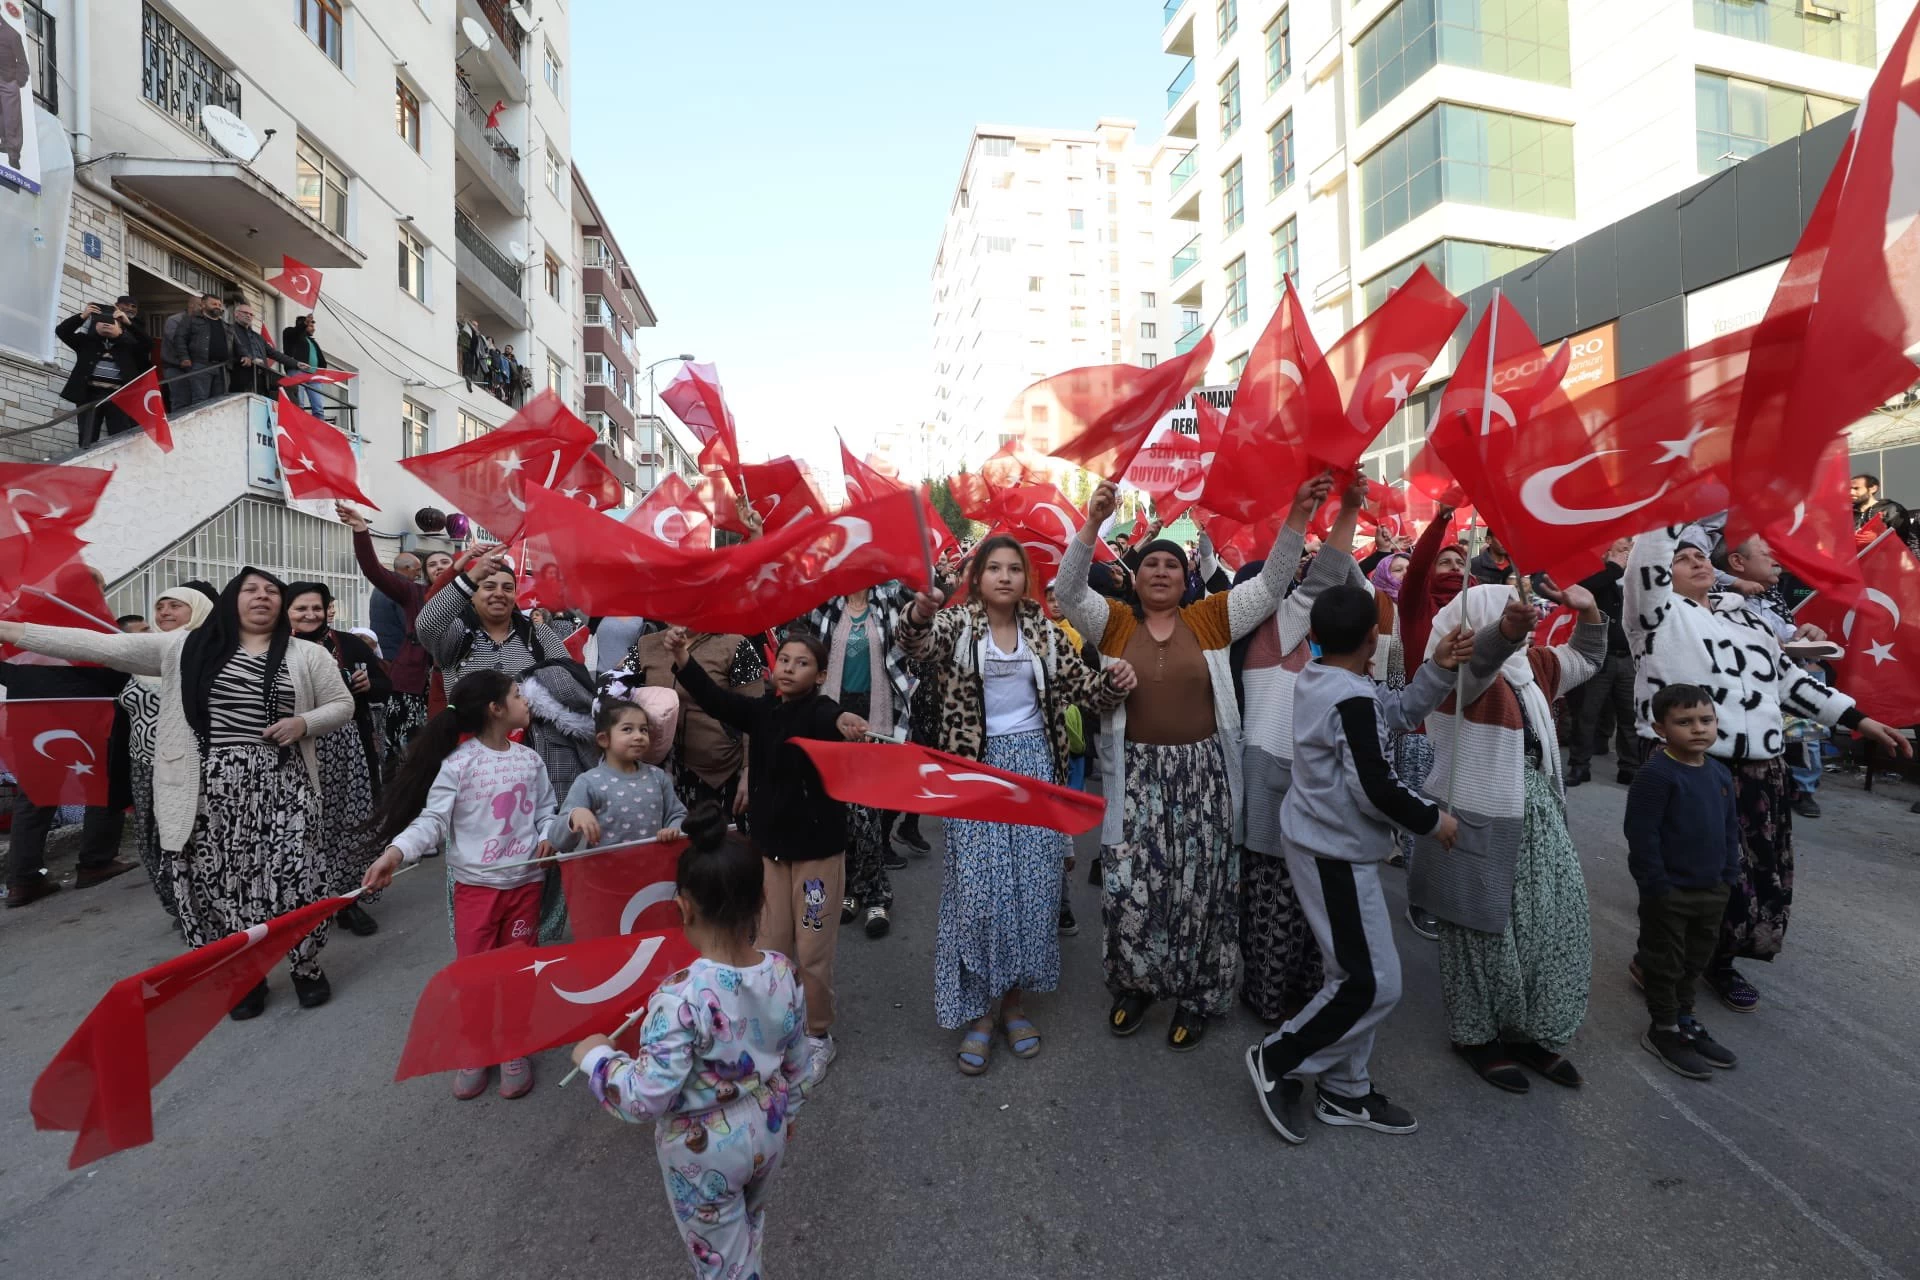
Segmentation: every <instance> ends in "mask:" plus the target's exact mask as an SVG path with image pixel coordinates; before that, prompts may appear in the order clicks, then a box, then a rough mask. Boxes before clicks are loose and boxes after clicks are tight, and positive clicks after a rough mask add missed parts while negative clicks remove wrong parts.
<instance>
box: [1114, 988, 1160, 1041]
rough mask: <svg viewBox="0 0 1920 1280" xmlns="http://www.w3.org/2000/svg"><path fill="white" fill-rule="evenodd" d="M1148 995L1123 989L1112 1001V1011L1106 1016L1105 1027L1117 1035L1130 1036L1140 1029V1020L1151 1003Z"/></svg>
mask: <svg viewBox="0 0 1920 1280" xmlns="http://www.w3.org/2000/svg"><path fill="white" fill-rule="evenodd" d="M1152 1003H1153V1000H1152V999H1151V998H1150V997H1147V996H1143V995H1141V994H1140V993H1139V992H1138V991H1123V992H1121V993H1120V995H1119V996H1118V998H1116V999H1115V1000H1114V1002H1113V1013H1112V1015H1111V1016H1110V1017H1109V1018H1108V1021H1107V1029H1108V1030H1109V1031H1111V1032H1113V1034H1115V1035H1117V1036H1130V1035H1132V1034H1133V1033H1134V1032H1136V1031H1138V1030H1139V1029H1140V1020H1141V1019H1142V1018H1143V1017H1145V1016H1146V1012H1147V1006H1148V1005H1150V1004H1152Z"/></svg>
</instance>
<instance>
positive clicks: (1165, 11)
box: [1160, 0, 1187, 27]
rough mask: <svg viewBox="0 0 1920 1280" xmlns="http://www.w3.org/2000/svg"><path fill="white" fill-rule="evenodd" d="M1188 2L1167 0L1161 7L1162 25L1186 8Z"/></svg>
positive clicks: (1185, 0) (1184, 0)
mask: <svg viewBox="0 0 1920 1280" xmlns="http://www.w3.org/2000/svg"><path fill="white" fill-rule="evenodd" d="M1186 3H1187V0H1167V3H1166V4H1165V5H1163V6H1161V9H1160V25H1161V26H1163V27H1164V26H1166V25H1167V24H1168V23H1170V22H1172V21H1173V17H1174V15H1175V14H1177V13H1179V12H1180V10H1181V9H1183V8H1185V7H1186Z"/></svg>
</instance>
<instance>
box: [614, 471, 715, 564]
mask: <svg viewBox="0 0 1920 1280" xmlns="http://www.w3.org/2000/svg"><path fill="white" fill-rule="evenodd" d="M702 483H703V484H705V483H706V482H704V481H703V482H702ZM708 487H709V488H710V487H711V486H708ZM622 523H623V524H625V525H626V526H627V527H628V528H630V529H638V530H639V531H640V532H641V533H644V534H646V535H647V536H648V537H649V538H653V539H655V540H657V541H660V542H664V543H666V544H667V545H668V546H670V547H672V548H673V549H674V550H676V551H706V550H708V549H710V548H711V547H712V546H713V514H712V512H710V511H708V510H707V506H706V504H705V503H704V502H702V501H701V500H700V495H699V493H698V492H697V491H696V490H695V489H694V487H693V486H692V485H690V484H688V483H687V482H686V481H685V480H683V479H681V477H680V475H679V473H678V472H673V471H669V472H668V473H667V475H666V478H665V479H663V480H661V481H660V483H659V484H657V485H655V486H654V487H653V492H651V493H649V494H648V495H647V496H646V497H645V498H642V499H641V500H640V503H639V505H638V506H636V507H634V509H633V510H632V511H629V512H628V513H627V518H626V519H625V520H624V521H622Z"/></svg>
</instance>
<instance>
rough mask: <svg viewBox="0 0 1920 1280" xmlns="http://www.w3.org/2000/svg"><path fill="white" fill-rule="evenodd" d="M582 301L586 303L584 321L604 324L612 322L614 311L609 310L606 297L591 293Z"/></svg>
mask: <svg viewBox="0 0 1920 1280" xmlns="http://www.w3.org/2000/svg"><path fill="white" fill-rule="evenodd" d="M581 301H582V303H583V304H584V323H586V324H598V325H604V324H609V323H611V322H612V319H613V313H612V312H610V311H608V310H607V300H606V298H604V297H603V296H601V295H600V294H597V293H589V294H587V295H585V296H584V297H583V298H582V299H581Z"/></svg>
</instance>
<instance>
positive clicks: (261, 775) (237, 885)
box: [172, 745, 330, 978]
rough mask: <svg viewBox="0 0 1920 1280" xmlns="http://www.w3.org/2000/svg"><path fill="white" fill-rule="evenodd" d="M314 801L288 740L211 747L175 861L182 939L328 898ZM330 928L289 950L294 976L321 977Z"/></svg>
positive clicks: (194, 943)
mask: <svg viewBox="0 0 1920 1280" xmlns="http://www.w3.org/2000/svg"><path fill="white" fill-rule="evenodd" d="M319 830H320V801H319V796H318V795H317V794H316V793H315V791H314V789H313V780H312V778H310V777H309V776H308V774H307V765H306V761H305V759H304V758H303V757H302V756H301V754H300V752H299V750H298V749H296V748H293V747H284V748H283V747H275V746H272V745H261V746H258V747H215V748H214V749H213V750H212V751H209V752H208V753H207V757H206V760H205V761H204V762H203V763H202V764H201V766H200V815H199V817H197V818H195V819H194V823H193V835H192V836H191V837H190V838H189V839H188V841H187V847H186V849H185V850H184V851H183V852H181V853H180V854H178V855H177V856H175V857H174V858H173V860H172V869H173V892H174V898H175V900H176V901H177V902H178V903H179V905H180V923H181V925H182V927H183V930H184V932H185V933H186V938H187V945H188V946H190V947H200V946H205V945H206V944H207V943H209V942H212V941H214V940H216V939H218V938H224V937H225V936H226V935H228V934H230V933H238V932H240V931H241V930H243V929H247V928H251V927H252V926H253V925H256V924H264V923H265V922H266V921H268V920H271V919H273V917H275V916H277V915H283V914H285V913H286V912H289V911H292V910H294V909H295V908H297V907H304V906H306V905H307V904H308V903H310V902H313V901H316V900H317V899H320V898H324V897H326V896H327V892H328V889H327V875H328V871H329V870H330V868H329V867H328V866H327V864H326V861H325V860H324V859H323V858H321V857H320V850H319V842H318V839H317V837H318V833H319ZM326 944H327V925H326V924H325V923H324V922H323V923H322V924H321V925H320V927H319V928H317V929H315V930H314V931H313V932H312V933H310V934H308V935H307V936H306V937H304V938H302V939H301V940H300V944H299V945H298V946H296V947H295V948H294V949H293V951H292V952H291V953H290V954H289V956H288V957H287V959H288V963H289V967H290V968H291V969H292V970H293V972H294V974H295V975H296V976H298V977H302V978H317V977H319V976H320V948H322V947H324V946H325V945H326Z"/></svg>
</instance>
